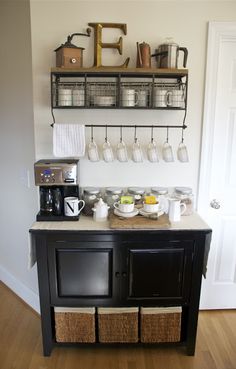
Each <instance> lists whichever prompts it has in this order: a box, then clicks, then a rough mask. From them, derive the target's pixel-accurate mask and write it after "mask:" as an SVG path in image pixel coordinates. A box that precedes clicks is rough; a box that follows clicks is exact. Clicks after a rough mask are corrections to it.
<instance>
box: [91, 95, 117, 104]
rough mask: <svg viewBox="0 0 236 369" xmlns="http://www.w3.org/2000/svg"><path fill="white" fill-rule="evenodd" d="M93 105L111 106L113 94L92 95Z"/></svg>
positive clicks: (113, 100) (113, 99)
mask: <svg viewBox="0 0 236 369" xmlns="http://www.w3.org/2000/svg"><path fill="white" fill-rule="evenodd" d="M94 105H97V106H113V105H115V96H94Z"/></svg>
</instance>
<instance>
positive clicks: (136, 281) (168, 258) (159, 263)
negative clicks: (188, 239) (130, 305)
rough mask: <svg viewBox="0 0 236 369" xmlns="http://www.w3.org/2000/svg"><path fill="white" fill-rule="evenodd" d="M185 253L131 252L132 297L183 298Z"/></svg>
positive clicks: (176, 251) (168, 251) (169, 251)
mask: <svg viewBox="0 0 236 369" xmlns="http://www.w3.org/2000/svg"><path fill="white" fill-rule="evenodd" d="M183 251H184V250H183V249H178V250H130V296H136V297H152V296H157V297H158V296H175V297H179V296H181V287H182V279H183V262H184V253H183Z"/></svg>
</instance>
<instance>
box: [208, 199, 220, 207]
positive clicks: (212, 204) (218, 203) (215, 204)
mask: <svg viewBox="0 0 236 369" xmlns="http://www.w3.org/2000/svg"><path fill="white" fill-rule="evenodd" d="M210 206H211V208H213V209H219V208H220V202H219V201H218V200H216V199H213V200H211V202H210Z"/></svg>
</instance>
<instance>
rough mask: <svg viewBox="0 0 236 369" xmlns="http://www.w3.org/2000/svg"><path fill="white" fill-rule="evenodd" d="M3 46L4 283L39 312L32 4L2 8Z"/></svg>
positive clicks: (0, 245) (0, 227)
mask: <svg viewBox="0 0 236 369" xmlns="http://www.w3.org/2000/svg"><path fill="white" fill-rule="evenodd" d="M0 45H1V59H0V85H1V88H0V163H1V165H0V168H1V175H0V176H1V181H0V193H1V209H0V234H1V237H0V280H2V281H3V282H4V283H5V284H7V285H8V286H9V287H10V288H11V289H12V290H14V291H15V292H16V293H17V294H18V295H20V296H21V297H22V298H23V299H25V300H26V301H27V302H28V303H30V304H31V305H32V306H33V307H35V308H37V306H38V305H37V290H38V289H37V275H36V270H35V267H34V268H33V269H31V270H28V269H27V263H28V234H29V233H28V230H29V228H30V226H31V224H32V223H33V221H34V220H35V214H36V209H37V194H36V188H35V186H34V184H33V163H34V160H35V151H34V121H33V97H32V60H31V39H30V9H29V2H27V1H23V2H22V1H21V2H14V1H10V2H0Z"/></svg>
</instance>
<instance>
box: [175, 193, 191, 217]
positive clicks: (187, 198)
mask: <svg viewBox="0 0 236 369" xmlns="http://www.w3.org/2000/svg"><path fill="white" fill-rule="evenodd" d="M173 196H174V197H175V198H177V199H179V200H180V201H181V203H184V204H185V205H186V210H185V211H184V212H183V214H182V215H191V214H192V213H193V210H194V196H193V192H192V188H190V187H175V189H174V193H173Z"/></svg>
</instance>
